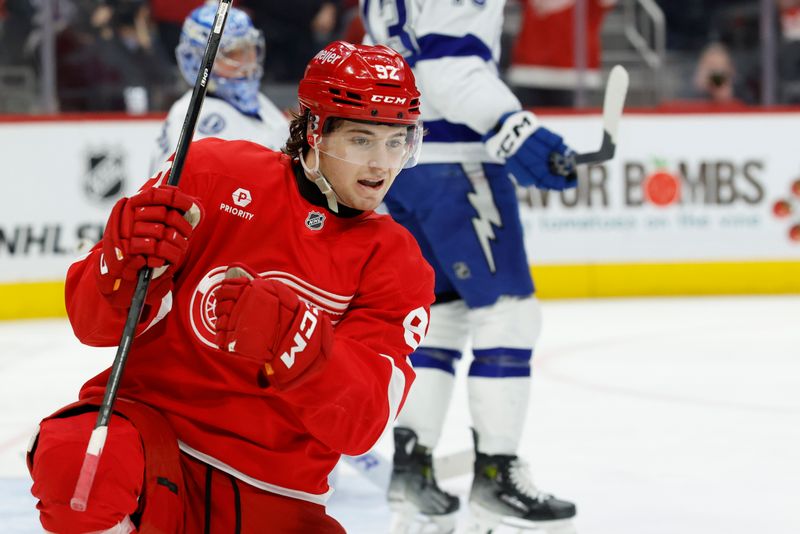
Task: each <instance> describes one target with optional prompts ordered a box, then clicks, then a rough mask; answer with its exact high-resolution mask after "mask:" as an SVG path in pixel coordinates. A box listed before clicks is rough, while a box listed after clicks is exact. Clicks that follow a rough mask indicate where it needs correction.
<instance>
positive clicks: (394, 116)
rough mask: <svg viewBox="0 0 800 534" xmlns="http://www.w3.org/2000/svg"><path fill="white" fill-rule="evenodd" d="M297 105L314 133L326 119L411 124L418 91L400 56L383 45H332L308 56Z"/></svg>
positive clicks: (416, 113) (416, 111)
mask: <svg viewBox="0 0 800 534" xmlns="http://www.w3.org/2000/svg"><path fill="white" fill-rule="evenodd" d="M297 96H298V100H299V101H300V104H301V105H302V106H303V107H306V108H308V109H309V110H311V113H312V114H313V115H314V117H312V120H313V122H312V127H313V129H314V131H315V132H316V133H319V130H318V128H322V127H323V126H324V124H325V121H326V119H328V118H329V117H339V118H343V119H351V120H362V121H374V122H383V123H389V124H407V125H415V124H417V123H418V122H419V91H418V90H417V86H416V83H415V80H414V74H413V73H412V72H411V67H409V66H408V63H406V61H405V60H404V59H403V56H401V55H400V54H398V53H397V52H395V51H394V50H392V49H391V48H389V47H387V46H383V45H379V46H368V45H355V44H351V43H347V42H344V41H334V42H333V43H331V44H329V45H328V46H326V47H325V48H324V49H323V50H321V51H320V52H319V53H318V54H317V55H316V56H314V57H313V58H312V59H311V61H310V62H309V63H308V66H307V67H306V72H305V75H304V76H303V79H302V80H300V86H299V88H298V95H297Z"/></svg>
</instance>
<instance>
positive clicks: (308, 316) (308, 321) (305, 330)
mask: <svg viewBox="0 0 800 534" xmlns="http://www.w3.org/2000/svg"><path fill="white" fill-rule="evenodd" d="M303 304H305V305H306V308H307V309H306V311H305V313H304V314H303V318H302V319H300V327H299V328H298V331H297V332H295V333H294V346H293V347H292V348H291V349H289V351H288V352H284V353H283V354H281V361H282V362H283V364H284V365H285V366H286V368H287V369H291V368H292V366H293V365H294V360H295V357H296V356H297V354H298V353H300V352H303V351H304V350H305V348H306V345H307V344H308V341H307V340H308V339H310V338H311V335H312V334H313V333H314V329H315V328H316V327H317V313H318V312H317V309H316V308H312V307H310V306H309V305H308V304H306V303H303Z"/></svg>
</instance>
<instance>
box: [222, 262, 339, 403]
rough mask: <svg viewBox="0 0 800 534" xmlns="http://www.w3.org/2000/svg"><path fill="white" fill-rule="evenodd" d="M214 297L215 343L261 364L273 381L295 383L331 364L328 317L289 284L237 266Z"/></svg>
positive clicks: (287, 385) (281, 384)
mask: <svg viewBox="0 0 800 534" xmlns="http://www.w3.org/2000/svg"><path fill="white" fill-rule="evenodd" d="M215 295H216V299H217V306H216V315H217V322H216V330H217V333H216V343H217V346H218V347H219V348H220V350H222V351H225V352H230V353H234V354H237V355H239V356H242V357H244V358H247V359H248V360H251V361H253V362H256V363H258V364H260V367H261V369H263V370H264V372H265V374H266V379H267V381H268V382H269V385H271V386H274V387H276V388H278V389H288V388H291V387H295V386H296V385H298V384H300V383H302V382H303V381H305V380H306V379H308V378H309V377H310V376H312V375H313V374H314V373H315V372H317V371H320V370H321V369H322V368H323V367H324V366H325V364H326V363H327V362H328V355H329V354H330V352H331V348H332V346H333V325H332V324H331V321H330V319H329V318H328V316H327V315H326V314H325V313H324V312H323V313H320V311H319V310H317V309H316V308H313V307H311V306H309V305H308V304H307V303H305V302H303V301H301V300H300V299H299V298H298V297H297V295H296V294H295V293H294V292H293V291H292V290H291V289H289V287H288V286H286V285H285V284H283V283H281V282H278V281H276V280H270V279H268V278H262V277H261V276H259V275H258V274H257V273H256V272H255V271H254V270H253V269H250V268H249V267H247V266H244V265H235V266H231V267H228V269H227V270H226V271H225V279H224V280H223V281H222V284H221V285H220V287H219V288H218V289H217V290H216V293H215Z"/></svg>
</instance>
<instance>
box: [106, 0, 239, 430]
mask: <svg viewBox="0 0 800 534" xmlns="http://www.w3.org/2000/svg"><path fill="white" fill-rule="evenodd" d="M231 1H232V0H219V7H218V8H217V14H216V16H215V17H214V24H213V25H212V27H211V32H210V34H209V36H208V43H207V44H206V50H205V53H204V54H203V62H202V64H201V66H200V71H199V72H198V73H197V80H196V81H195V83H194V90H193V91H192V98H191V100H190V101H189V109H188V111H187V113H186V118H185V119H184V121H183V127H182V128H181V133H180V136H179V137H178V147H177V149H176V150H175V158H174V160H173V163H172V170H171V171H170V173H169V179H168V180H167V184H169V185H178V181H179V180H180V177H181V172H182V171H183V164H184V163H185V161H186V155H187V153H188V152H189V143H191V142H192V137H193V136H194V129H195V126H196V125H197V118H198V117H199V115H200V110H201V109H202V107H203V100H204V99H205V96H206V92H207V90H208V80H209V78H210V76H211V68H212V67H213V66H214V60H215V58H216V56H217V50H218V49H219V42H220V39H222V30H223V29H224V27H225V21H226V20H227V18H228V9H229V8H230V5H231ZM152 276H153V270H152V269H150V268H148V267H145V268H143V269H142V270H141V271H139V278H138V279H137V282H136V289H135V291H134V293H133V299H132V300H131V307H130V309H129V310H128V317H127V319H126V320H125V327H124V328H123V330H122V338H121V339H120V342H119V346H118V347H117V354H116V356H115V357H114V363H113V365H112V366H111V374H110V375H109V377H108V382H107V384H106V391H105V394H104V395H103V403H102V405H101V406H100V411H99V412H98V414H97V422H96V423H95V428H98V427H101V426H107V425H108V422H109V420H110V419H111V411H112V409H113V407H114V401H115V400H116V397H117V391H118V390H119V383H120V380H121V379H122V372H123V371H124V369H125V363H126V362H127V360H128V353H129V352H130V350H131V343H132V342H133V337H134V334H135V332H136V325H137V324H139V320H140V318H141V315H142V309H143V308H144V298H145V296H146V295H147V288H148V287H149V286H150V279H151V278H152Z"/></svg>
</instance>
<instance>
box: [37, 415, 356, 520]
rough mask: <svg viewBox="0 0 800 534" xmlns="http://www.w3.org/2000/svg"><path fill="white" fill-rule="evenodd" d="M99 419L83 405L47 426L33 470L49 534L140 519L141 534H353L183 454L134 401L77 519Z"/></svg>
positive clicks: (116, 423) (308, 508)
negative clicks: (78, 491) (78, 488)
mask: <svg viewBox="0 0 800 534" xmlns="http://www.w3.org/2000/svg"><path fill="white" fill-rule="evenodd" d="M132 406H133V408H131V407H132ZM76 407H77V409H76ZM119 408H122V409H121V410H120V409H119ZM87 409H89V410H91V411H86V410H87ZM116 412H119V413H120V414H124V415H125V417H123V416H122V415H117V413H116ZM126 412H128V413H126ZM133 412H137V413H136V414H133ZM142 413H144V414H145V415H146V417H141V415H142ZM132 414H133V415H132ZM96 418H97V412H96V408H94V409H93V408H92V407H90V406H87V405H86V404H85V403H78V404H77V405H73V406H70V407H68V409H65V410H61V411H59V412H56V414H54V415H53V416H51V417H49V418H47V419H45V420H44V421H42V423H41V425H40V431H39V436H38V439H37V442H36V445H35V448H34V450H33V452H32V453H31V455H29V468H30V471H31V476H32V477H33V487H32V488H31V493H33V495H34V496H35V497H36V498H38V499H39V502H38V504H37V505H36V507H37V509H38V510H39V516H40V520H41V522H42V526H43V527H44V528H45V530H47V531H50V532H55V533H58V534H83V533H86V532H96V531H102V530H105V529H109V528H111V527H113V526H114V525H117V524H118V523H120V522H121V521H125V520H126V518H127V517H130V518H131V519H132V521H133V524H134V525H136V527H137V530H136V532H139V533H141V534H178V533H186V534H203V533H210V534H217V533H220V534H228V533H230V534H235V533H242V534H263V533H267V534H268V533H276V534H283V533H286V534H290V533H291V534H309V533H315V534H316V533H320V534H328V533H330V534H344V532H345V531H344V529H343V528H342V527H341V525H339V523H338V522H337V521H336V520H335V519H333V518H332V517H330V516H328V515H327V514H326V513H325V507H324V506H321V505H317V504H313V503H310V502H307V501H302V500H298V499H293V498H290V497H283V496H280V495H275V494H273V493H269V492H266V491H263V490H260V489H257V488H255V487H253V486H250V485H248V484H245V483H243V482H242V481H240V480H238V479H236V478H234V477H232V476H231V475H228V474H227V473H224V472H221V471H219V470H217V469H214V468H213V467H211V466H209V465H206V464H204V463H203V462H200V461H198V460H195V459H194V458H191V457H189V456H187V455H186V454H183V453H179V452H178V451H177V442H176V440H175V438H174V435H172V433H171V431H169V430H168V427H166V426H165V425H166V422H165V421H164V420H163V418H161V416H160V415H158V414H157V413H156V412H153V410H152V409H150V408H146V407H143V406H142V405H140V404H137V403H130V402H129V401H124V400H123V402H119V401H118V402H117V405H116V406H115V415H114V416H112V418H111V422H110V425H109V430H108V439H107V441H106V444H105V447H104V449H103V454H102V456H101V460H100V465H99V468H98V472H97V476H96V478H95V481H94V486H93V487H92V492H91V494H90V496H89V502H88V507H87V510H86V511H85V512H76V511H74V510H72V509H71V508H70V507H69V500H70V498H71V497H72V493H73V491H74V489H75V482H76V481H77V477H78V471H79V470H80V466H81V462H82V461H83V456H84V453H85V451H86V444H87V443H88V440H89V435H90V434H91V431H92V429H93V428H94V422H95V419H96ZM134 422H135V425H134ZM154 430H155V432H154ZM165 433H167V434H169V435H168V436H167V438H168V439H164V435H163V434H165Z"/></svg>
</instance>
